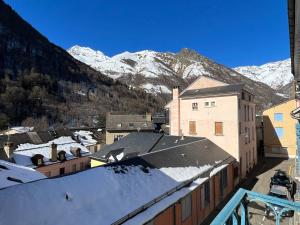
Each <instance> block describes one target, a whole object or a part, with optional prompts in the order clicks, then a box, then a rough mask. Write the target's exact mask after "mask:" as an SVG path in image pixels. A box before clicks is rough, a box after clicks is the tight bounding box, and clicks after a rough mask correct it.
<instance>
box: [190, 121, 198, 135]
mask: <svg viewBox="0 0 300 225" xmlns="http://www.w3.org/2000/svg"><path fill="white" fill-rule="evenodd" d="M189 133H190V134H196V121H190V122H189Z"/></svg>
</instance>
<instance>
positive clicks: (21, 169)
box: [0, 160, 46, 223]
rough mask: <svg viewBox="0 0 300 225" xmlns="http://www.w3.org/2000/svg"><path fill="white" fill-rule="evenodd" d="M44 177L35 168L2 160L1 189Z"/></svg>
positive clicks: (0, 165) (0, 170) (0, 169)
mask: <svg viewBox="0 0 300 225" xmlns="http://www.w3.org/2000/svg"><path fill="white" fill-rule="evenodd" d="M44 178H46V176H44V175H43V174H41V173H40V172H38V171H36V170H34V169H31V168H28V167H25V166H20V165H17V164H14V163H10V162H6V161H3V160H0V189H2V188H6V187H10V186H13V185H18V184H21V183H27V182H30V181H35V180H40V179H44ZM0 223H1V222H0Z"/></svg>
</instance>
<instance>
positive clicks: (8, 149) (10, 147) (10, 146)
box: [4, 142, 14, 159]
mask: <svg viewBox="0 0 300 225" xmlns="http://www.w3.org/2000/svg"><path fill="white" fill-rule="evenodd" d="M4 151H5V154H6V155H7V158H9V159H11V158H12V157H13V153H14V143H12V142H6V143H5V144H4Z"/></svg>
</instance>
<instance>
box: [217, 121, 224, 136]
mask: <svg viewBox="0 0 300 225" xmlns="http://www.w3.org/2000/svg"><path fill="white" fill-rule="evenodd" d="M215 135H223V122H215Z"/></svg>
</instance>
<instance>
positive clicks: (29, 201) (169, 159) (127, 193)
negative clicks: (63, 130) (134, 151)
mask: <svg viewBox="0 0 300 225" xmlns="http://www.w3.org/2000/svg"><path fill="white" fill-rule="evenodd" d="M231 161H233V158H232V157H231V156H230V155H229V154H228V153H226V152H224V151H223V150H222V149H221V148H219V147H218V146H216V145H215V144H213V143H212V142H210V141H209V140H207V139H202V140H198V141H195V142H192V143H186V144H183V145H180V146H174V147H172V148H169V149H167V150H161V151H156V152H153V153H148V154H146V155H143V156H141V157H134V158H131V159H128V160H124V161H121V162H118V163H114V164H111V165H106V166H103V167H96V168H92V169H90V170H87V171H83V172H80V173H77V174H74V175H70V176H64V177H59V178H54V179H46V180H39V181H35V182H32V183H27V184H23V185H17V186H13V187H10V188H6V189H3V190H1V191H0V202H1V210H0V217H1V222H2V223H3V224H14V225H21V224H22V225H23V224H31V225H40V224H61V225H67V224H73V225H82V224H89V225H96V224H97V225H98V224H103V225H106V224H113V223H116V221H119V222H117V224H121V223H123V222H125V221H126V220H128V219H134V218H135V217H134V216H135V215H136V214H138V216H139V220H136V221H134V220H132V221H131V222H130V223H129V224H130V225H135V224H136V225H140V224H143V223H145V222H147V220H149V218H148V217H147V216H143V213H144V212H145V209H147V207H151V206H156V205H157V204H160V203H161V205H160V209H162V208H164V207H168V206H169V205H170V204H173V203H174V202H176V201H177V200H178V199H180V198H181V197H182V194H183V193H188V192H189V191H190V190H191V189H192V188H193V186H195V185H196V186H199V185H200V184H201V183H203V182H205V180H207V179H208V178H209V177H210V176H211V171H212V170H218V168H224V165H225V166H226V165H227V164H229V163H230V162H231ZM189 188H191V189H189ZM181 190H184V191H183V192H182V193H181ZM169 197H172V198H171V199H170V198H169ZM154 200H155V201H154ZM164 200H168V201H166V202H165V201H164ZM12 208H13V209H14V210H11V209H12Z"/></svg>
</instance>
